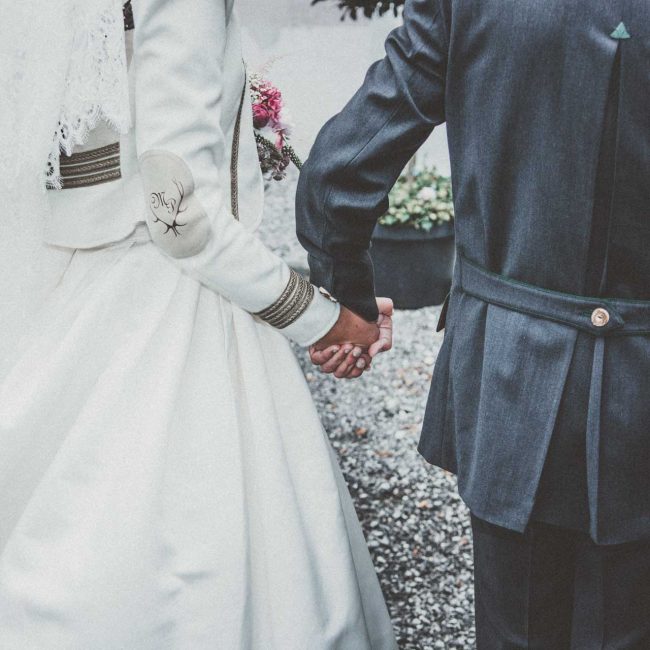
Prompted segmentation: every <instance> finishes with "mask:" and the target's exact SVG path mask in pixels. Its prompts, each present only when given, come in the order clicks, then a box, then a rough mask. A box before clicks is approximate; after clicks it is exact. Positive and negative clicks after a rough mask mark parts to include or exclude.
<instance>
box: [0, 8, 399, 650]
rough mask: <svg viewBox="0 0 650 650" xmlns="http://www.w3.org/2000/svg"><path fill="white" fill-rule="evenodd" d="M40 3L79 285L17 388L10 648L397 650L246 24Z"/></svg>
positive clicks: (217, 17) (2, 637) (0, 428)
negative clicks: (324, 366) (324, 416)
mask: <svg viewBox="0 0 650 650" xmlns="http://www.w3.org/2000/svg"><path fill="white" fill-rule="evenodd" d="M21 4H22V5H23V6H22V7H17V8H16V9H15V15H14V21H17V20H19V19H20V16H22V18H23V20H27V19H30V14H29V7H30V6H31V9H32V10H34V11H35V13H34V14H33V15H32V16H31V19H30V22H29V23H26V22H24V23H23V28H24V32H23V34H22V36H21V35H16V34H13V36H11V37H10V39H13V41H12V42H13V43H14V46H15V47H17V48H18V50H15V51H14V55H15V56H14V59H13V60H14V62H19V63H20V61H22V62H23V63H24V65H25V68H24V69H21V70H18V71H17V72H16V74H14V75H13V77H12V79H9V81H8V83H9V84H11V83H13V84H14V87H13V91H12V92H13V95H12V92H9V94H8V97H10V98H12V99H13V101H14V102H15V104H14V106H13V108H14V110H15V111H18V112H19V113H20V111H19V108H20V107H22V108H24V111H23V112H22V114H18V115H16V116H14V118H15V123H16V124H21V123H22V124H23V125H25V124H27V127H28V128H29V129H31V130H30V131H29V137H33V133H34V132H35V133H37V134H40V136H39V137H43V138H45V139H47V137H46V136H47V134H48V133H50V134H51V133H52V131H53V130H54V129H55V127H56V121H57V116H56V115H51V114H49V113H48V110H47V109H48V106H50V107H52V106H54V107H56V111H57V114H58V120H59V128H58V129H57V133H58V136H57V140H56V142H55V146H54V148H53V149H52V151H51V154H50V163H49V170H48V183H49V185H50V186H52V187H57V188H61V187H62V189H53V190H51V191H49V192H48V193H47V194H48V201H49V203H50V208H49V210H48V214H47V216H46V219H45V226H44V238H45V243H46V244H47V246H46V247H45V248H43V249H42V255H43V256H46V255H47V254H48V251H49V253H51V254H52V255H56V256H58V258H57V259H58V260H59V262H60V261H61V259H63V261H64V264H63V268H62V270H61V272H60V273H59V274H58V275H56V276H54V275H50V276H49V277H48V278H45V279H44V281H45V280H47V281H49V282H50V284H52V285H55V286H54V287H53V288H52V290H51V291H48V292H47V293H48V297H47V300H46V301H45V302H44V304H43V305H42V306H41V308H40V309H39V310H38V311H37V313H36V315H35V316H34V317H33V318H31V319H30V323H29V326H28V327H27V328H26V330H25V332H24V335H23V336H22V338H21V340H20V343H18V344H17V345H16V346H15V348H14V349H13V350H12V352H11V355H10V357H9V358H5V359H3V360H2V364H1V365H2V366H3V374H2V376H1V377H0V648H2V650H64V649H65V650H118V649H119V650H154V649H155V650H162V649H174V650H181V649H182V650H204V649H205V650H207V649H215V648H219V649H224V650H236V649H242V650H243V649H255V650H273V649H281V650H321V649H322V650H334V649H337V650H364V649H371V650H384V649H392V648H395V647H396V646H395V641H394V637H393V632H392V629H391V624H390V620H389V617H388V613H387V610H386V607H385V604H384V601H383V597H382V594H381V591H380V588H379V584H378V581H377V578H376V575H375V572H374V569H373V566H372V563H371V560H370V556H369V554H368V551H367V548H366V545H365V542H364V539H363V535H362V532H361V529H360V526H359V523H358V520H357V518H356V515H355V513H354V509H353V506H352V503H351V500H350V497H349V494H348V492H347V490H346V487H345V484H344V482H343V479H342V476H341V473H340V471H339V469H338V466H337V464H336V461H335V458H334V455H333V453H332V450H331V448H330V446H329V444H328V441H327V439H326V436H325V434H324V432H323V429H322V426H321V424H320V421H319V418H318V414H317V413H316V411H315V409H314V405H313V403H312V401H311V397H310V394H309V391H308V388H307V386H306V384H305V381H304V379H303V377H302V373H301V370H300V368H299V366H298V364H297V362H296V360H295V358H294V356H293V354H292V352H291V349H290V347H289V343H288V341H287V339H286V338H285V336H288V337H290V338H292V339H294V340H296V341H297V342H299V343H301V344H303V345H309V344H312V343H314V342H315V341H318V340H319V339H321V338H322V337H323V336H324V335H325V334H327V333H328V332H331V328H332V327H333V326H334V331H336V328H337V327H339V328H340V326H341V325H340V324H341V322H342V321H343V320H345V319H344V318H343V317H342V316H341V314H343V313H344V310H342V308H340V307H339V305H338V304H336V303H335V302H333V301H332V300H330V299H328V297H326V296H324V295H322V294H321V293H320V292H319V291H318V290H317V289H315V288H314V287H312V286H311V285H309V284H308V283H307V282H306V281H304V280H303V279H302V278H299V277H298V276H297V275H295V274H294V273H293V272H291V271H290V270H289V268H288V267H287V266H286V265H285V264H284V263H283V262H281V261H280V260H279V259H278V258H277V257H275V256H274V255H273V254H272V253H271V252H270V251H268V250H267V249H266V248H265V247H264V246H263V245H262V244H261V243H260V242H259V240H258V239H257V238H256V237H255V235H254V234H253V231H254V230H255V229H256V227H257V225H258V223H259V219H260V217H261V214H262V198H263V194H262V183H261V178H260V173H259V166H258V163H257V153H256V148H255V143H254V140H253V132H252V124H251V117H250V114H249V113H250V111H248V110H241V107H242V96H243V95H245V94H247V93H246V91H245V90H244V82H245V72H244V68H243V64H242V60H241V51H240V45H239V36H238V28H237V24H236V20H235V17H234V13H233V7H232V4H233V1H232V0H192V1H191V2H179V1H178V0H133V23H134V24H135V29H132V28H133V24H132V17H131V15H130V14H129V12H128V11H127V12H125V18H126V28H127V29H126V32H125V29H124V21H123V18H122V6H121V3H120V2H119V0H117V1H116V0H103V1H100V0H83V2H70V1H67V0H66V2H63V1H62V2H59V3H42V2H35V1H34V0H25V2H23V3H17V5H21ZM51 5H56V10H55V9H54V8H53V7H52V6H51ZM128 8H129V7H127V9H128ZM69 25H72V26H73V29H71V30H69V31H70V34H69V35H66V33H65V29H66V27H67V26H69ZM39 28H40V29H41V32H40V34H39V32H38V29H39ZM48 32H49V33H48ZM39 38H41V39H44V40H42V41H40V43H41V47H42V51H41V53H40V55H39V56H40V58H41V59H43V60H42V61H41V63H42V64H43V65H42V66H41V68H39V67H38V63H39V61H38V59H39V56H34V53H33V52H32V51H31V50H29V47H38V45H39ZM66 39H67V40H66ZM48 41H55V42H50V43H48ZM21 43H22V45H21ZM23 45H24V47H25V48H27V49H26V50H25V51H22V52H21V51H20V48H21V47H22V46H23ZM57 57H58V58H57ZM3 61H5V59H4V58H3ZM57 61H58V63H65V66H64V67H63V72H61V70H60V69H59V68H57V67H56V65H57ZM30 66H31V67H30ZM34 70H37V72H34ZM38 70H40V72H38ZM59 73H60V77H59V78H58V80H59V83H58V85H57V74H59ZM30 74H31V75H32V77H31V79H32V80H34V79H35V80H37V83H39V84H42V86H39V88H38V89H37V92H34V89H33V88H31V89H30V88H29V87H27V85H28V84H27V83H26V80H29V79H30ZM39 75H40V77H39ZM64 82H65V83H64ZM21 84H22V85H21ZM57 88H58V89H59V90H57ZM9 89H10V91H11V90H12V86H10V87H9ZM30 92H31V93H32V95H31V96H33V97H38V98H39V101H38V102H37V103H38V104H39V106H38V107H32V106H31V105H29V104H30V103H29V101H27V100H26V99H25V97H26V96H29V93H30ZM21 93H22V94H21ZM25 93H27V95H26V94H25ZM21 102H22V103H21ZM9 108H10V109H11V107H9ZM4 109H7V106H6V105H5V106H4ZM32 110H34V113H33V114H32V113H31V112H30V111H32ZM34 115H40V118H42V119H37V120H36V121H34V120H33V117H34ZM43 119H44V120H45V123H43ZM50 119H52V120H53V121H52V122H48V121H47V120H50ZM30 120H31V121H30ZM4 126H5V124H3V127H4ZM21 133H23V134H24V135H25V139H24V140H23V141H21V143H19V146H21V145H22V146H23V147H25V148H28V147H29V146H30V145H29V143H28V142H27V139H28V134H27V130H23V131H21V130H20V128H18V136H20V134H21ZM43 134H45V135H43ZM35 144H36V145H38V146H36V150H37V151H41V148H42V147H41V145H40V144H39V143H38V142H37V143H35ZM45 145H46V146H45V147H44V148H42V152H41V153H43V158H42V163H43V167H45V160H46V158H47V150H48V149H49V148H50V147H49V145H48V144H47V142H46V143H45ZM59 146H62V147H63V149H64V152H63V153H62V154H61V155H60V156H59V152H58V149H59ZM26 159H27V160H28V159H29V156H27V157H26ZM28 162H29V160H28ZM33 162H34V161H33V160H32V163H33ZM7 167H9V166H7ZM4 171H5V173H6V174H9V173H10V170H8V169H5V170H4ZM19 176H20V178H18V179H15V180H16V183H17V184H18V185H16V186H20V183H21V182H23V187H27V186H28V185H29V183H28V182H27V181H24V178H26V176H24V174H22V173H21V174H19ZM20 179H23V181H21V180H20ZM5 180H6V176H5ZM8 191H9V190H8ZM34 196H35V195H34ZM23 198H25V197H23ZM30 201H31V205H32V206H36V205H38V204H39V201H40V198H39V199H33V200H31V199H30V200H29V201H27V203H28V204H29V203H30ZM5 208H6V206H5ZM21 209H22V210H23V212H24V211H25V209H24V205H22V207H21V205H19V204H18V203H17V204H16V210H18V211H19V212H20V210H21ZM34 209H36V208H35V207H34ZM55 266H56V265H54V266H53V267H52V268H54V267H55ZM344 315H345V314H344ZM345 318H347V322H348V323H351V324H352V327H356V328H357V332H358V333H359V337H360V338H359V340H355V341H353V342H354V343H358V344H360V345H362V344H364V343H366V342H367V341H366V339H367V338H368V336H369V333H368V332H371V333H372V332H374V330H373V326H368V328H367V330H368V331H366V329H364V324H363V323H358V322H357V321H355V320H354V318H353V317H352V316H351V315H350V314H347V315H345ZM265 321H266V322H265ZM346 331H349V329H348V330H346ZM371 340H372V339H371Z"/></svg>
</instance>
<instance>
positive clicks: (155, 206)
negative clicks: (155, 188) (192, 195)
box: [150, 179, 187, 237]
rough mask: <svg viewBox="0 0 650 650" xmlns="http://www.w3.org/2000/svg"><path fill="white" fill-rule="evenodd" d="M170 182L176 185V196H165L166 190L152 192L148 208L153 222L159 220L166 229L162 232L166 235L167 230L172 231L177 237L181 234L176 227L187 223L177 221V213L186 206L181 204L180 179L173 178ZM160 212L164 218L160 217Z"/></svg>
mask: <svg viewBox="0 0 650 650" xmlns="http://www.w3.org/2000/svg"><path fill="white" fill-rule="evenodd" d="M172 182H173V183H174V185H175V186H176V189H177V191H178V196H177V197H170V198H167V192H152V193H151V199H150V209H151V214H153V218H154V221H153V222H154V223H158V222H160V223H162V224H163V226H165V228H166V230H165V232H164V233H163V234H165V235H166V234H167V233H168V232H173V233H174V237H178V236H179V235H180V234H181V233H180V232H179V230H178V229H179V228H182V227H183V226H186V225H187V223H180V222H179V221H178V217H179V215H181V214H183V212H185V211H186V210H187V207H186V206H184V205H183V201H184V199H185V188H184V187H183V183H181V181H177V180H175V179H174V180H173V181H172ZM161 213H163V215H164V216H165V218H164V219H163V218H161Z"/></svg>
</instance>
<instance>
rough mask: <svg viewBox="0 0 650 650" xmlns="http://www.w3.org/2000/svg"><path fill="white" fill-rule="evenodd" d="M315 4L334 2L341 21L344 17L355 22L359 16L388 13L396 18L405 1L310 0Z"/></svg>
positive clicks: (370, 16) (367, 16) (368, 16)
mask: <svg viewBox="0 0 650 650" xmlns="http://www.w3.org/2000/svg"><path fill="white" fill-rule="evenodd" d="M317 2H336V4H337V5H338V7H339V9H340V10H341V11H342V12H343V15H342V16H341V20H343V19H344V18H346V17H348V18H352V20H356V19H357V18H358V17H359V16H365V17H366V18H372V17H373V16H375V15H379V16H383V15H384V14H385V13H388V12H389V11H391V12H392V13H393V14H394V15H395V16H397V15H398V14H399V9H400V7H401V6H402V5H403V4H404V2H405V0H312V4H316V3H317Z"/></svg>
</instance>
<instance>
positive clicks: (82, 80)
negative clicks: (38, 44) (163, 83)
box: [46, 0, 131, 189]
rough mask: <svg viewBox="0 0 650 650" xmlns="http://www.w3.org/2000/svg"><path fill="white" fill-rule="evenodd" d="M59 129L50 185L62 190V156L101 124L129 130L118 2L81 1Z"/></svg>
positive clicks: (50, 164) (51, 157)
mask: <svg viewBox="0 0 650 650" xmlns="http://www.w3.org/2000/svg"><path fill="white" fill-rule="evenodd" d="M74 16H75V18H74V40H73V46H72V53H71V56H70V65H69V68H68V74H67V77H66V83H65V93H64V97H63V102H62V104H61V112H60V118H59V125H58V128H57V130H56V133H55V135H54V140H53V142H52V149H51V152H50V155H49V157H48V164H47V172H46V182H47V185H48V187H51V188H54V189H61V187H62V183H61V171H60V155H61V152H62V151H63V152H64V153H65V154H66V155H67V156H70V155H72V152H73V149H74V147H75V146H78V145H82V144H84V143H85V142H86V140H87V138H88V134H89V133H90V132H91V131H92V130H93V129H94V128H95V127H96V126H97V124H98V122H99V121H100V120H104V121H106V122H107V123H108V124H109V125H110V126H111V127H112V128H113V129H115V131H117V132H118V133H126V132H127V131H128V130H129V128H130V126H131V111H130V104H129V80H128V71H127V62H126V44H125V40H124V15H123V11H122V2H121V0H79V1H78V2H77V6H76V10H75V12H74Z"/></svg>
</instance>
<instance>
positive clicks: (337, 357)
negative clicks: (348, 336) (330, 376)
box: [320, 345, 353, 375]
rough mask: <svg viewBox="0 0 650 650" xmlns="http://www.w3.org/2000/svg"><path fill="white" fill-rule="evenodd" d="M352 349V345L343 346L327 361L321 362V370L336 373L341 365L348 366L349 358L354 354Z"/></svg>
mask: <svg viewBox="0 0 650 650" xmlns="http://www.w3.org/2000/svg"><path fill="white" fill-rule="evenodd" d="M352 349H353V346H352V345H343V346H341V349H340V350H339V351H338V352H337V353H336V354H334V355H333V356H332V357H331V358H330V359H328V360H327V361H326V362H325V363H322V364H320V367H321V370H322V371H323V372H325V373H332V372H333V373H334V374H335V375H336V372H337V371H338V370H339V368H341V366H343V367H346V368H347V367H348V366H349V361H348V358H349V357H351V356H352Z"/></svg>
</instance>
